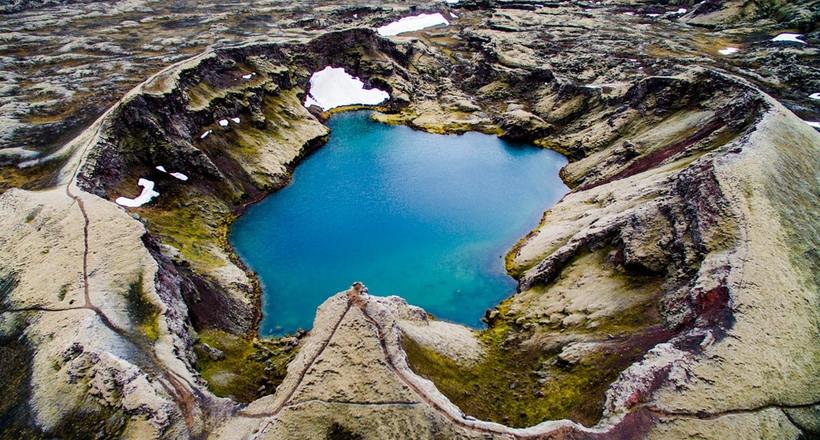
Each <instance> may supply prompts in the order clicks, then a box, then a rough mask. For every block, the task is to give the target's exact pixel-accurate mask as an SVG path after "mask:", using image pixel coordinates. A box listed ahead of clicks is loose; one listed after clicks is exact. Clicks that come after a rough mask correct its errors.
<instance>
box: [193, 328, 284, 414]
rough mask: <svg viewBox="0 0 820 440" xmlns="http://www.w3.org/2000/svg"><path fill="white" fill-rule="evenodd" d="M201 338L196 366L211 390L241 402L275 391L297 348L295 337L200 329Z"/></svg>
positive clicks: (197, 350) (197, 347)
mask: <svg viewBox="0 0 820 440" xmlns="http://www.w3.org/2000/svg"><path fill="white" fill-rule="evenodd" d="M199 338H200V340H199V342H200V343H199V344H197V346H196V347H195V348H196V353H197V369H198V370H199V372H200V374H202V377H203V378H205V380H207V381H208V387H209V389H210V390H211V391H212V392H213V393H214V394H216V395H217V396H221V397H229V396H230V397H233V398H234V399H236V400H238V401H240V402H251V401H253V400H255V399H256V398H258V397H260V396H263V395H267V394H272V393H273V392H274V391H276V387H277V386H279V384H280V383H282V380H284V378H285V374H286V373H287V366H288V363H290V361H291V360H293V358H294V357H295V356H296V353H297V351H298V350H297V346H296V340H295V339H294V338H278V339H267V338H266V339H258V338H252V339H251V338H246V337H244V336H237V335H233V334H230V333H227V332H224V331H221V330H203V331H200V333H199ZM205 345H207V347H210V349H208V348H207V347H206V346H205ZM212 349H216V350H218V351H219V352H221V355H217V354H216V353H215V352H214V351H213V350H212Z"/></svg>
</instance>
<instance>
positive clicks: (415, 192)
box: [230, 112, 567, 335]
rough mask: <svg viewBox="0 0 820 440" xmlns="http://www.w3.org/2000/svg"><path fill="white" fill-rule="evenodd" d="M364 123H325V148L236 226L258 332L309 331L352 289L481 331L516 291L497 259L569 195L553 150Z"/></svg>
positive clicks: (348, 118)
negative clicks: (397, 299) (319, 314)
mask: <svg viewBox="0 0 820 440" xmlns="http://www.w3.org/2000/svg"><path fill="white" fill-rule="evenodd" d="M368 118H369V113H368V112H353V113H342V114H337V115H334V116H333V117H332V118H331V119H330V122H329V126H330V128H331V135H330V140H329V142H328V143H327V145H325V146H323V147H322V148H320V149H319V150H318V151H317V152H316V153H314V154H313V155H311V156H310V157H308V158H307V159H305V160H304V161H303V162H302V163H301V164H300V165H299V166H298V167H296V172H295V173H294V176H293V182H292V183H291V184H290V185H289V186H287V187H286V188H284V189H282V190H281V191H278V192H276V193H274V194H272V195H270V196H269V197H267V198H265V199H264V200H263V201H261V202H260V203H258V204H256V205H254V206H251V207H250V208H249V209H248V211H247V212H246V213H245V214H244V215H243V216H242V217H240V218H239V220H238V221H237V222H236V223H235V224H234V225H233V227H232V230H231V236H230V240H231V242H232V243H233V245H234V247H235V248H236V250H237V252H238V253H239V255H240V257H241V258H242V259H243V260H244V261H245V262H246V263H247V264H248V265H249V266H250V267H251V268H252V269H253V270H254V271H256V273H257V274H258V275H259V278H260V279H261V281H262V285H263V291H264V298H263V320H262V326H261V329H260V333H261V334H263V335H279V334H283V333H288V332H292V331H294V330H296V329H298V328H304V329H309V328H310V327H311V326H312V323H313V318H314V314H315V312H316V307H317V306H318V305H319V304H321V303H322V302H323V301H324V300H325V299H326V298H327V297H328V296H330V295H333V294H335V293H336V292H339V291H341V290H345V289H347V288H348V287H349V286H350V284H351V283H352V282H353V281H356V280H361V281H363V282H364V283H365V284H366V285H367V286H368V288H369V290H370V293H371V294H375V295H392V294H395V295H400V296H402V297H404V298H406V299H407V300H408V301H409V302H410V303H411V304H416V305H419V306H421V307H423V308H424V309H426V310H427V311H428V312H430V313H432V314H433V315H434V316H436V317H438V318H441V319H446V320H450V321H455V322H460V323H463V324H467V325H470V326H474V327H478V326H480V325H481V322H480V318H481V317H482V316H483V314H484V311H485V310H486V309H487V308H489V307H492V306H493V305H495V304H497V303H498V302H499V301H500V300H502V299H503V298H505V297H507V296H508V295H510V294H511V293H513V292H514V291H515V282H514V280H513V279H512V278H510V277H509V276H507V275H506V273H505V271H504V259H503V255H504V253H505V252H506V251H507V250H508V249H509V248H510V247H511V246H512V245H513V244H515V242H516V241H517V240H518V239H519V238H521V237H522V236H523V235H524V234H526V233H527V232H528V231H529V230H530V229H531V228H533V227H534V226H536V225H537V224H538V221H539V219H540V217H541V214H542V212H543V211H544V210H546V209H547V208H549V207H550V206H552V205H553V204H554V203H555V202H556V201H558V199H559V198H560V197H561V196H562V195H563V194H564V193H566V191H567V188H566V187H565V186H564V184H563V183H562V182H561V180H560V179H559V177H558V171H559V169H560V168H561V167H562V166H563V165H564V164H565V163H566V159H564V158H563V157H562V156H561V155H559V154H557V153H555V152H552V151H548V150H543V149H540V148H537V147H534V146H530V145H520V144H514V143H510V142H505V141H503V140H500V139H498V138H497V137H494V136H488V135H484V134H479V133H467V134H464V135H461V136H455V135H449V136H445V135H433V134H429V133H423V132H420V131H414V130H412V129H410V128H407V127H395V126H389V125H383V124H378V123H375V122H372V121H370V120H369V119H368Z"/></svg>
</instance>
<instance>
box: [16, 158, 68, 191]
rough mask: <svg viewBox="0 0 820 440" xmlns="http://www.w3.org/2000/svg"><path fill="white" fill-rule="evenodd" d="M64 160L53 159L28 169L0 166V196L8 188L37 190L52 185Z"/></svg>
mask: <svg viewBox="0 0 820 440" xmlns="http://www.w3.org/2000/svg"><path fill="white" fill-rule="evenodd" d="M66 160H67V158H60V159H55V160H52V161H49V162H47V163H45V164H43V165H37V166H32V167H28V168H18V167H16V166H14V165H4V166H0V194H2V193H4V192H6V190H8V189H9V188H21V189H28V190H37V189H43V188H47V187H49V186H51V185H53V184H54V183H55V182H56V181H57V176H58V175H59V174H60V169H61V168H62V167H63V165H64V164H65V162H66Z"/></svg>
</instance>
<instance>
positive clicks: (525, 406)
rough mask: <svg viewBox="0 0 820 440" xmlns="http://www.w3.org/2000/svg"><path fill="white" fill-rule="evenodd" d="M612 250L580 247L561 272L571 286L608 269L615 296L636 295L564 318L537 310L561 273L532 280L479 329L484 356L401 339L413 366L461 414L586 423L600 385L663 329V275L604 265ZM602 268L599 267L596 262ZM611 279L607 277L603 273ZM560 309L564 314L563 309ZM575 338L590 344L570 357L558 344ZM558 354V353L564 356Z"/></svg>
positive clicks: (514, 422)
mask: <svg viewBox="0 0 820 440" xmlns="http://www.w3.org/2000/svg"><path fill="white" fill-rule="evenodd" d="M611 250H612V249H611V248H609V247H605V248H603V249H599V250H598V251H596V252H582V253H581V255H579V256H576V257H575V259H574V260H573V261H571V262H569V264H568V265H567V266H569V268H568V269H566V273H562V275H561V277H566V280H568V282H570V284H572V285H575V283H576V279H577V275H578V274H579V273H584V272H585V271H586V272H589V271H590V270H591V269H592V268H593V267H595V268H597V269H595V270H593V272H595V271H601V270H605V272H606V274H607V277H610V278H611V277H614V278H617V280H616V281H615V282H614V283H612V284H611V286H610V287H611V288H612V289H616V291H617V292H618V293H617V295H618V296H623V297H624V298H626V297H627V296H630V297H632V298H634V301H630V302H626V303H625V304H630V305H628V306H625V307H624V308H623V309H621V310H618V311H617V312H615V313H612V314H610V315H609V316H598V317H596V318H595V319H594V321H595V325H594V326H588V325H587V324H588V323H589V320H588V319H586V320H582V321H581V322H580V323H576V324H567V323H566V322H562V320H561V319H558V320H557V321H556V320H552V319H547V317H546V316H545V315H543V314H541V313H533V311H535V310H540V309H543V308H544V304H541V302H539V301H543V299H544V298H548V297H545V295H555V294H556V293H553V292H548V290H549V289H550V288H551V287H552V288H555V287H557V285H558V284H566V282H564V281H561V280H562V279H563V278H559V280H557V281H555V282H553V283H550V284H549V285H546V286H535V287H534V288H532V289H530V290H528V291H525V292H522V293H520V294H518V295H517V296H514V297H511V298H509V299H507V300H505V301H504V302H502V303H501V304H500V305H499V306H498V307H497V313H496V312H493V313H492V314H491V315H490V316H491V317H492V318H491V319H490V320H489V321H490V323H489V326H488V328H487V329H486V330H484V331H482V332H481V334H480V336H479V337H480V340H481V342H482V343H483V345H484V347H485V356H484V357H483V358H482V359H481V360H480V361H479V362H477V363H475V364H471V365H462V364H459V363H458V362H456V361H455V360H453V359H451V358H449V357H447V356H445V355H443V354H441V353H438V352H436V351H434V350H432V349H430V348H428V347H425V346H423V345H420V344H418V343H417V342H415V341H414V340H412V339H410V338H409V337H404V338H403V340H402V343H403V346H404V349H405V351H406V352H407V356H408V362H409V365H410V367H411V368H412V369H413V370H414V371H415V372H416V373H418V374H420V375H422V376H424V377H426V378H428V379H430V380H432V381H433V382H434V383H435V384H436V386H437V387H438V389H439V390H441V392H442V393H444V394H445V395H446V396H447V397H448V398H449V399H450V400H452V401H453V403H455V404H456V405H458V406H459V408H461V409H462V411H464V412H465V413H466V414H468V415H471V416H474V417H476V418H479V419H482V420H491V421H495V422H499V423H503V424H506V425H509V426H514V427H526V426H532V425H535V424H537V423H540V422H543V421H544V420H554V419H571V420H574V421H577V422H579V423H583V424H585V425H587V426H591V425H594V424H595V423H597V422H598V420H599V419H600V417H601V414H602V410H603V403H604V400H605V392H606V390H607V388H608V387H609V385H610V384H611V383H612V382H613V381H614V380H615V379H616V378H617V376H618V374H619V373H620V372H621V371H623V369H624V368H626V367H627V366H628V365H630V364H631V363H633V362H635V361H636V360H638V359H639V358H640V357H641V356H642V355H643V354H644V353H645V352H646V350H648V349H649V348H650V347H651V346H653V345H654V344H655V343H657V342H660V341H661V340H663V338H665V337H666V336H665V333H664V332H663V331H661V330H660V327H659V321H660V318H659V316H658V312H657V306H656V296H655V295H654V294H653V292H656V291H657V289H659V287H660V282H661V277H658V276H654V275H636V274H631V273H620V272H617V271H613V270H612V268H608V266H607V264H608V263H607V262H606V256H607V255H608V254H609V253H610V251H611ZM602 267H603V268H604V269H601V268H602ZM607 279H608V278H607ZM568 313H570V312H567V311H565V313H562V314H561V316H562V317H563V316H568V315H567V314H568ZM574 342H585V343H589V344H588V345H590V346H592V347H594V348H592V349H590V350H589V351H588V352H586V353H584V354H583V355H581V356H580V359H575V360H572V361H567V359H566V358H562V357H561V356H559V355H561V354H562V351H563V349H564V348H565V347H567V346H568V345H569V344H572V343H574ZM562 356H563V355H562Z"/></svg>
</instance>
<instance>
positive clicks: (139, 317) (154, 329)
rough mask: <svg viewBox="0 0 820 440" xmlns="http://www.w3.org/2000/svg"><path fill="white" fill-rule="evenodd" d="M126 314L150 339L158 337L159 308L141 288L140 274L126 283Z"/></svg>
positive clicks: (154, 339)
mask: <svg viewBox="0 0 820 440" xmlns="http://www.w3.org/2000/svg"><path fill="white" fill-rule="evenodd" d="M126 300H127V306H126V307H127V308H126V311H127V312H128V316H129V317H130V318H131V322H133V323H134V326H136V327H137V328H138V329H139V330H140V332H141V333H142V334H143V335H145V337H147V338H148V340H150V341H156V340H157V338H158V337H159V312H160V309H159V307H157V306H156V305H155V304H154V303H152V302H151V301H150V300H149V299H148V298H147V296H146V294H145V292H144V291H143V288H142V274H140V275H139V276H138V277H137V280H136V281H134V282H132V283H131V284H129V285H128V290H127V291H126Z"/></svg>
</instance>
